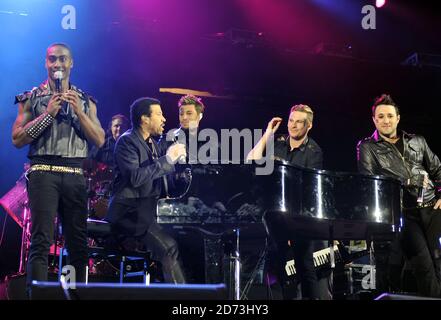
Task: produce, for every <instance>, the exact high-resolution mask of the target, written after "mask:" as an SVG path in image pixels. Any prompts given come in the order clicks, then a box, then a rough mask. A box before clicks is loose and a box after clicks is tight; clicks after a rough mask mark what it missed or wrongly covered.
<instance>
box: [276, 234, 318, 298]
mask: <svg viewBox="0 0 441 320" xmlns="http://www.w3.org/2000/svg"><path fill="white" fill-rule="evenodd" d="M313 250H314V247H313V241H312V240H309V239H305V238H298V239H294V240H292V241H291V246H288V243H287V242H281V241H278V242H277V243H276V250H275V251H273V252H271V254H270V258H269V259H270V260H273V261H274V262H275V263H276V264H277V265H276V266H275V268H276V270H277V271H276V272H277V277H278V279H279V282H280V284H281V286H282V294H283V299H285V300H289V299H295V298H296V297H297V291H296V290H297V289H296V288H297V283H291V282H290V281H289V279H288V276H287V274H286V271H285V265H286V261H288V260H291V259H292V258H294V260H295V268H296V278H297V281H299V282H300V284H301V289H302V299H320V292H319V285H318V279H317V273H316V271H315V268H314V260H313ZM270 263H271V262H270Z"/></svg>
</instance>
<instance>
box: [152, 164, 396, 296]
mask: <svg viewBox="0 0 441 320" xmlns="http://www.w3.org/2000/svg"><path fill="white" fill-rule="evenodd" d="M257 168H258V165H257V164H228V165H200V164H197V165H192V166H187V167H184V168H183V169H182V168H181V169H180V172H181V174H180V176H181V177H183V178H184V179H183V180H184V181H185V182H184V183H181V185H182V187H181V191H180V194H178V195H176V196H174V197H166V198H162V199H160V200H159V201H158V207H157V221H158V223H159V224H161V225H163V226H168V227H171V228H175V229H196V230H199V231H200V232H201V233H202V234H204V236H205V238H204V239H205V241H206V253H205V255H206V259H205V260H206V261H205V263H206V266H207V268H208V269H209V268H210V262H211V263H212V262H213V261H218V260H219V258H220V257H217V256H216V252H219V250H220V241H219V240H218V239H221V237H222V236H224V235H225V234H230V235H231V234H233V235H235V236H236V238H235V239H236V240H235V241H236V244H237V245H238V244H239V241H238V240H239V237H240V235H241V234H242V235H243V234H244V233H245V234H248V233H256V232H261V231H262V230H264V231H263V232H264V233H265V234H266V235H267V236H269V237H270V238H273V239H274V240H277V241H280V240H282V241H284V240H290V239H293V238H295V237H297V236H301V237H307V238H310V239H320V240H328V241H329V242H330V243H333V240H334V239H337V240H357V239H363V240H368V241H372V240H375V239H388V238H389V237H390V236H391V235H393V234H394V232H396V231H397V230H398V228H399V223H400V214H401V205H400V204H401V186H400V182H399V181H398V180H395V179H393V178H389V177H384V176H368V175H362V174H358V173H347V172H332V171H327V170H315V169H306V168H303V167H298V166H295V165H291V164H289V163H287V162H284V161H275V163H274V171H273V172H272V173H271V174H270V175H257V174H256V172H257V171H256V169H257ZM210 239H213V240H210ZM210 241H211V244H210ZM213 244H217V247H216V245H213ZM332 247H333V246H330V249H331V251H332ZM238 251H239V250H238V249H237V250H233V258H234V256H235V255H236V258H238ZM332 254H333V253H332ZM233 260H234V259H233ZM236 263H237V261H236ZM215 264H217V262H216V263H215ZM207 274H208V272H207ZM211 281H214V282H216V279H215V278H213V279H211ZM208 282H210V281H208ZM236 285H237V284H236ZM236 294H237V293H236Z"/></svg>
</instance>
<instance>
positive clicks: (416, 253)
mask: <svg viewBox="0 0 441 320" xmlns="http://www.w3.org/2000/svg"><path fill="white" fill-rule="evenodd" d="M440 237H441V210H439V209H438V210H434V209H433V208H432V207H428V208H421V209H413V210H404V229H403V233H402V238H401V244H402V247H403V252H404V254H405V256H406V258H407V261H408V263H410V265H411V268H412V271H413V273H414V276H415V278H416V282H417V289H418V294H420V295H423V296H431V297H440V296H441V282H440V260H441V257H440V242H439V239H440Z"/></svg>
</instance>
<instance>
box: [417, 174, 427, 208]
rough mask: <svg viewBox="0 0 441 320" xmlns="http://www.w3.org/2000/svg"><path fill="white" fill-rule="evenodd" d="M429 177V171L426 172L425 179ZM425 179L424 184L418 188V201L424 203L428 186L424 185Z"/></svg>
mask: <svg viewBox="0 0 441 320" xmlns="http://www.w3.org/2000/svg"><path fill="white" fill-rule="evenodd" d="M426 179H427V173H424V180H426ZM424 180H423V186H422V187H420V188H419V189H418V198H417V203H418V204H422V203H423V202H424V193H425V192H426V188H425V187H424Z"/></svg>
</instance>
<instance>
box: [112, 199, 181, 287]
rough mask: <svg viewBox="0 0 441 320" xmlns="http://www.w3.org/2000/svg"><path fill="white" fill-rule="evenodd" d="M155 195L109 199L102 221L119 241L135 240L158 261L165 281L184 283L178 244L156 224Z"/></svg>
mask: <svg viewBox="0 0 441 320" xmlns="http://www.w3.org/2000/svg"><path fill="white" fill-rule="evenodd" d="M156 203H157V200H156V199H155V198H141V199H115V198H113V199H112V200H111V202H110V206H109V211H108V214H107V217H106V220H107V221H109V222H110V223H111V225H112V230H113V232H114V234H115V235H116V237H117V238H118V241H119V242H121V243H124V242H129V241H130V240H132V239H133V240H135V241H137V242H141V243H142V244H143V246H144V247H145V248H146V249H148V250H149V251H151V254H152V258H153V259H154V260H157V261H160V262H161V264H162V271H163V273H164V279H165V281H166V282H171V283H185V276H184V272H183V270H182V266H181V262H180V257H179V250H178V244H177V243H176V241H175V240H174V239H173V238H172V237H171V236H170V235H169V234H167V233H166V232H165V231H164V230H163V229H162V228H161V226H159V225H158V224H157V223H156V219H155V212H156Z"/></svg>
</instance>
